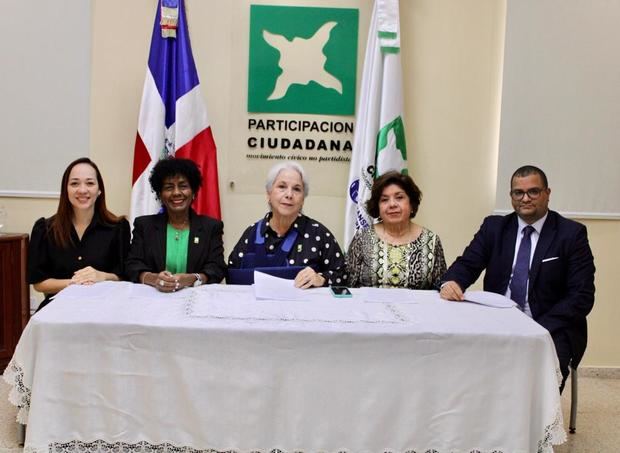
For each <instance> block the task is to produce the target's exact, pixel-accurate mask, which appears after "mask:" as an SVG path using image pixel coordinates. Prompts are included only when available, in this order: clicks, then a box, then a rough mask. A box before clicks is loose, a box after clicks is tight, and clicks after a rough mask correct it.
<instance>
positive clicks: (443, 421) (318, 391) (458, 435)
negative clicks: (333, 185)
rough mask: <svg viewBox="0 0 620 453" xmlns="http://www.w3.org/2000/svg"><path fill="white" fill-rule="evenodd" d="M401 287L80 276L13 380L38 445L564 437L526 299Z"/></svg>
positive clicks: (548, 447)
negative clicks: (473, 297) (289, 293)
mask: <svg viewBox="0 0 620 453" xmlns="http://www.w3.org/2000/svg"><path fill="white" fill-rule="evenodd" d="M389 291H393V292H390V293H389V296H390V297H388V299H389V300H387V301H386V300H383V301H378V300H375V301H373V298H369V297H368V296H367V295H368V293H367V292H365V290H364V289H358V290H353V293H354V297H353V298H351V299H336V298H334V297H332V296H331V295H330V293H329V291H328V290H327V289H323V288H320V289H313V290H309V291H307V299H308V300H305V301H299V300H297V301H281V300H256V299H255V297H254V293H253V289H252V287H244V286H234V285H229V286H226V285H208V286H202V287H198V288H192V289H185V290H183V291H180V292H178V293H173V294H161V293H158V292H157V291H155V290H154V289H153V288H150V287H147V286H144V285H136V284H131V283H126V282H106V283H100V284H96V285H93V286H90V287H83V286H81V287H80V286H71V287H69V288H67V289H66V290H64V291H63V292H61V293H60V294H59V295H58V296H57V297H56V299H55V300H54V301H53V302H52V303H51V304H49V305H48V306H47V307H46V308H45V309H43V310H41V311H40V312H39V313H37V314H36V315H35V316H34V317H33V318H32V319H31V320H30V322H29V324H28V325H27V327H26V329H25V331H24V333H23V335H22V337H21V339H20V342H19V344H18V346H17V349H16V352H15V355H14V356H13V359H12V361H11V363H10V365H9V367H8V368H7V370H6V371H5V373H4V378H5V380H7V382H9V383H10V384H11V385H12V386H13V388H12V390H11V394H10V399H11V401H12V402H13V403H14V404H16V405H18V406H19V407H20V410H19V412H18V421H19V422H21V423H24V424H26V423H27V425H28V427H27V432H26V441H25V448H26V451H28V452H33V453H36V452H41V453H42V452H44V451H45V452H50V453H54V452H63V453H68V452H73V451H75V452H78V451H80V452H93V451H103V452H113V453H117V452H123V451H127V452H134V453H135V452H149V453H155V452H180V451H183V452H194V451H196V450H202V451H234V452H271V451H273V450H278V451H282V452H345V451H346V452H355V453H366V452H368V453H381V452H429V451H430V452H438V453H443V452H455V453H456V452H503V453H508V452H528V453H529V452H536V451H540V452H551V451H553V450H552V445H553V444H558V443H562V442H563V441H564V440H565V438H566V434H565V431H564V428H563V421H562V414H561V409H560V397H559V393H558V364H557V358H556V355H555V349H554V345H553V342H552V340H551V337H550V335H549V333H548V332H547V331H546V330H545V329H544V328H542V327H541V326H539V325H538V324H536V323H535V322H534V321H532V320H531V319H530V318H528V317H527V316H525V315H524V314H523V313H521V312H520V311H519V310H517V309H516V308H508V309H500V308H490V307H485V306H480V305H476V304H472V303H462V302H461V303H456V302H445V301H442V300H441V299H439V296H438V294H437V292H436V291H405V290H389ZM392 295H393V296H392ZM373 297H374V296H373Z"/></svg>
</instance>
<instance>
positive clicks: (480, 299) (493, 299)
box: [465, 291, 516, 308]
mask: <svg viewBox="0 0 620 453" xmlns="http://www.w3.org/2000/svg"><path fill="white" fill-rule="evenodd" d="M465 301H466V302H473V303H475V304H480V305H486V306H487V307H494V308H512V307H514V306H515V305H516V303H515V301H514V300H511V299H508V298H507V297H506V296H502V295H501V294H497V293H491V292H488V291H465Z"/></svg>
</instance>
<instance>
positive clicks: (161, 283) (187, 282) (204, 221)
mask: <svg viewBox="0 0 620 453" xmlns="http://www.w3.org/2000/svg"><path fill="white" fill-rule="evenodd" d="M149 182H150V183H151V187H152V189H153V192H155V194H156V196H157V198H158V199H159V200H160V201H161V203H162V208H163V212H162V213H160V214H155V215H148V216H142V217H138V218H137V219H136V220H135V222H134V230H133V239H132V243H131V248H130V250H129V256H128V257H127V263H126V271H127V277H128V279H129V280H131V281H134V282H137V283H143V284H145V285H150V286H153V287H155V288H157V289H158V290H159V291H162V292H174V291H178V290H180V289H183V288H187V287H188V286H198V285H201V284H205V283H219V282H220V281H222V279H223V278H224V276H225V274H226V265H225V264H224V245H223V242H222V234H223V230H224V225H223V223H222V222H220V221H219V220H215V219H212V218H210V217H207V216H203V215H198V214H196V213H195V212H194V210H193V209H192V208H191V204H192V202H193V200H194V198H195V196H196V193H197V192H198V190H199V189H200V186H201V185H202V176H201V174H200V170H199V169H198V167H197V166H196V164H195V163H194V162H193V161H191V160H189V159H175V158H170V159H163V160H160V161H159V162H158V163H157V164H156V165H155V166H154V167H153V171H152V173H151V177H150V178H149Z"/></svg>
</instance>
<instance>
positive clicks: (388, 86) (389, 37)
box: [344, 0, 407, 247]
mask: <svg viewBox="0 0 620 453" xmlns="http://www.w3.org/2000/svg"><path fill="white" fill-rule="evenodd" d="M402 86H403V84H402V68H401V61H400V20H399V9H398V0H376V1H375V6H374V9H373V13H372V19H371V23H370V31H369V33H368V43H367V45H366V56H365V61H364V73H363V76H362V88H361V93H360V96H359V102H358V109H357V118H356V126H355V136H354V139H353V154H352V156H351V167H350V169H349V188H348V194H347V205H346V213H345V216H346V217H345V232H344V241H345V243H344V246H345V247H348V246H349V244H350V242H351V240H352V239H353V236H354V235H355V232H356V231H357V230H358V229H360V228H368V227H369V226H370V225H371V224H372V219H371V218H370V217H369V216H368V212H367V210H366V201H367V200H368V199H369V198H370V190H371V187H372V183H373V181H374V179H375V178H376V177H378V176H380V175H382V174H383V173H385V172H386V171H389V170H397V171H400V172H403V173H406V172H407V146H406V143H405V128H404V124H403V88H402Z"/></svg>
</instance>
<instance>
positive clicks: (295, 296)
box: [254, 271, 309, 300]
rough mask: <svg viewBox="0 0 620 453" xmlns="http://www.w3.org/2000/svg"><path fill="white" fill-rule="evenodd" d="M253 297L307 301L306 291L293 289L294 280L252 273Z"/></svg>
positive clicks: (262, 273)
mask: <svg viewBox="0 0 620 453" xmlns="http://www.w3.org/2000/svg"><path fill="white" fill-rule="evenodd" d="M254 296H255V297H256V298H257V299H271V300H308V299H309V296H308V294H307V290H303V289H299V288H295V282H294V280H287V279H285V278H280V277H274V276H273V275H269V274H265V273H264V272H257V271H254Z"/></svg>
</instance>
